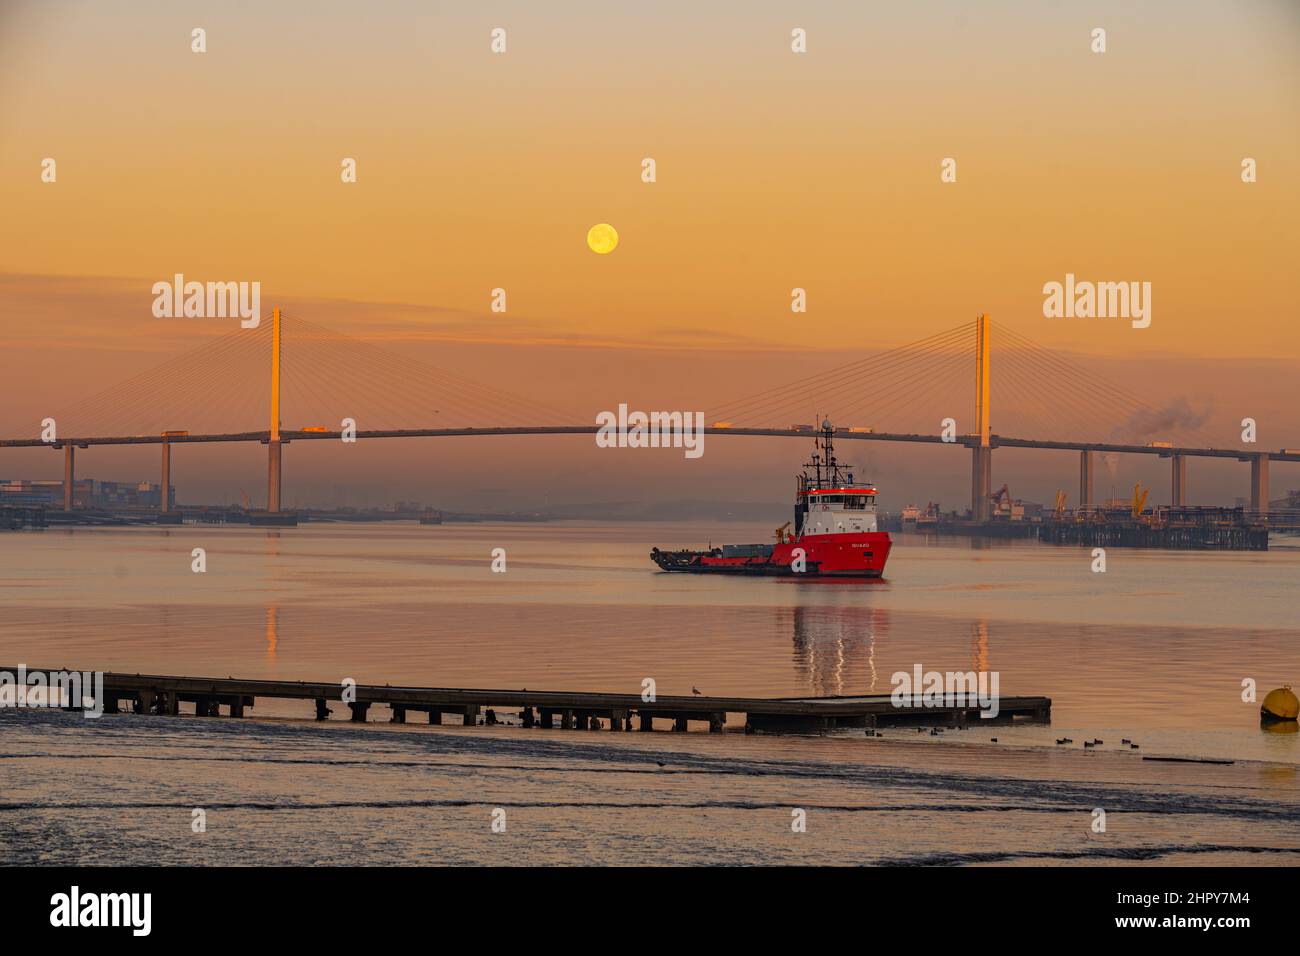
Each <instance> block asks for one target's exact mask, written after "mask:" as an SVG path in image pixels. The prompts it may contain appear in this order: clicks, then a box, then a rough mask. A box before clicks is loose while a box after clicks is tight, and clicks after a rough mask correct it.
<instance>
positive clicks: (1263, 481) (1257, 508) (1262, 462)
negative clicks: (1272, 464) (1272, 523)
mask: <svg viewBox="0 0 1300 956" xmlns="http://www.w3.org/2000/svg"><path fill="white" fill-rule="evenodd" d="M1250 510H1251V511H1253V512H1255V513H1256V514H1260V515H1267V514H1268V453H1267V452H1260V453H1259V454H1258V455H1252V456H1251V457H1250Z"/></svg>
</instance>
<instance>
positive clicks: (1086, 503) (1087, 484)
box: [1079, 449, 1093, 511]
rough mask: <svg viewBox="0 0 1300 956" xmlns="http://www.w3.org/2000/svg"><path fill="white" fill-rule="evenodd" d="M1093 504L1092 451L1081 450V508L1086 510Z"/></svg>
mask: <svg viewBox="0 0 1300 956" xmlns="http://www.w3.org/2000/svg"><path fill="white" fill-rule="evenodd" d="M1092 506H1093V490H1092V452H1090V451H1087V450H1086V449H1085V450H1084V451H1081V452H1079V510H1081V511H1086V510H1087V509H1089V508H1091V507H1092Z"/></svg>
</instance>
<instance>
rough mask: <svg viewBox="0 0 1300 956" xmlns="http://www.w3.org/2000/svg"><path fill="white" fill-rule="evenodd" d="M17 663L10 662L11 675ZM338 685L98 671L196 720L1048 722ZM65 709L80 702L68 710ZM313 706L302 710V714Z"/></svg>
mask: <svg viewBox="0 0 1300 956" xmlns="http://www.w3.org/2000/svg"><path fill="white" fill-rule="evenodd" d="M16 671H17V668H9V669H8V672H9V673H15V672H16ZM26 672H27V674H28V675H29V677H30V675H32V674H38V673H40V674H45V675H47V680H48V675H50V674H58V673H59V672H60V671H59V670H58V669H53V668H50V669H45V668H35V667H28V668H26ZM344 693H345V690H344V687H343V685H342V684H341V683H322V682H312V681H279V680H275V681H272V680H243V679H239V678H234V677H226V678H212V677H178V676H164V675H155V674H124V673H105V674H104V712H105V713H109V714H117V713H136V714H162V715H177V714H180V713H182V710H181V706H182V705H186V708H187V710H188V708H189V707H192V708H193V711H192V713H193V714H194V715H195V716H199V717H217V716H221V714H222V708H225V713H226V714H227V715H228V716H230V717H243V716H246V714H247V711H248V710H250V709H251V708H252V707H253V706H254V704H255V702H256V701H257V699H258V698H270V699H280V700H301V701H304V702H311V703H312V704H313V705H314V708H315V710H314V713H315V717H316V719H317V720H327V719H329V718H330V716H331V714H332V713H333V709H332V708H331V707H330V704H332V703H338V704H341V705H343V706H344V707H346V709H345V710H344V711H343V713H345V714H347V716H348V717H349V719H351V720H353V721H367V720H369V712H370V709H371V708H372V707H386V708H387V709H388V710H389V714H390V716H389V720H390V722H392V723H399V724H401V723H406V722H407V719H408V717H409V716H410V715H411V714H424V715H425V716H426V719H427V721H428V722H429V723H430V724H441V723H442V722H443V717H444V716H451V717H453V718H456V719H458V721H459V723H460V724H462V725H463V726H476V725H478V724H480V723H483V724H494V723H497V722H498V717H497V714H498V712H502V713H513V714H516V715H517V716H518V719H519V720H520V722H521V724H522V726H524V727H528V728H531V727H537V728H542V729H551V728H556V727H558V728H559V729H562V730H597V729H600V730H605V729H608V730H614V731H629V730H633V729H634V728H635V729H638V730H641V731H652V730H654V729H655V723H654V722H655V720H661V721H667V722H668V723H669V724H670V725H671V729H672V730H674V731H678V732H682V731H686V730H688V729H689V726H690V724H692V723H696V724H697V726H698V725H701V724H702V725H706V726H707V727H708V729H709V731H711V732H714V733H717V732H719V731H721V730H723V728H724V726H726V725H727V722H728V717H729V716H733V715H734V716H737V717H739V718H741V719H740V720H739V721H736V722H735V723H733V726H740V727H743V728H744V729H745V730H746V731H756V732H766V733H817V732H821V731H826V730H833V729H836V728H842V727H881V726H889V725H897V724H904V725H916V726H958V727H961V726H966V725H967V724H970V725H975V726H979V725H993V726H996V725H999V724H1007V723H1011V722H1013V721H1032V722H1037V723H1050V722H1051V714H1052V701H1051V699H1050V698H1048V697H1001V698H1000V699H999V701H998V715H997V716H996V717H994V718H989V719H986V718H983V717H981V716H980V708H979V704H978V702H976V701H975V700H973V699H971V700H967V701H966V702H964V703H961V704H953V703H945V704H943V705H941V706H920V705H916V704H913V705H907V706H902V707H897V706H895V705H894V703H893V702H892V701H891V699H890V697H889V695H885V694H881V695H866V696H846V697H779V698H773V697H705V696H691V697H686V696H657V697H656V698H655V699H654V700H653V701H647V700H644V699H642V697H641V695H639V694H611V693H602V692H588V691H544V690H531V689H523V688H521V689H518V690H491V689H473V688H446V687H397V686H393V685H390V684H357V685H355V687H352V688H350V689H349V690H348V694H349V695H350V696H352V695H354V696H353V699H351V700H350V701H349V702H348V703H346V704H345V705H344V704H343V697H344ZM68 709H81V708H80V707H69V708H68ZM310 713H312V712H311V711H308V710H307V709H306V708H304V716H307V715H309V714H310Z"/></svg>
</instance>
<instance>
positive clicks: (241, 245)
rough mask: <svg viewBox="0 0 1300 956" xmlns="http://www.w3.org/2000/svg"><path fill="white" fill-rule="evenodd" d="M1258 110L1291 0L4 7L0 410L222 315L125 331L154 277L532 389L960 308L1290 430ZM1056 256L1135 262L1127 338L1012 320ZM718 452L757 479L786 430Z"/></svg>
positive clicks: (1035, 304)
mask: <svg viewBox="0 0 1300 956" xmlns="http://www.w3.org/2000/svg"><path fill="white" fill-rule="evenodd" d="M196 26H201V27H204V28H205V29H206V30H207V42H208V52H207V53H204V54H195V53H192V52H190V31H191V29H192V28H194V27H196ZM495 26H502V27H505V28H506V29H507V31H508V32H507V37H508V52H507V53H506V54H504V55H493V54H492V53H491V52H490V51H489V31H490V30H491V28H493V27H495ZM796 26H798V27H802V28H804V29H806V30H807V31H808V37H809V40H808V45H809V52H808V53H807V54H804V55H796V54H793V53H791V52H790V48H789V35H790V30H791V28H792V27H796ZM1097 26H1102V27H1105V28H1106V29H1107V31H1108V37H1107V39H1108V47H1109V49H1108V51H1107V52H1106V53H1104V54H1094V53H1092V52H1090V50H1089V32H1090V30H1091V29H1092V28H1093V27H1097ZM1297 116H1300V13H1298V12H1297V8H1296V6H1295V5H1293V4H1290V3H1284V2H1262V0H1261V2H1258V3H1251V4H1229V3H1208V2H1192V3H1184V2H1168V3H1143V4H1130V3H1111V4H1107V3H1099V4H1090V5H1088V8H1087V10H1086V12H1085V11H1084V10H1083V9H1082V7H1081V6H1079V7H1078V8H1076V6H1075V5H1060V6H1058V5H1047V4H1041V3H1030V2H1025V3H1006V4H1000V5H986V4H976V5H971V4H963V3H956V2H932V3H916V4H906V5H897V6H894V7H890V6H885V5H878V6H877V5H854V6H853V7H852V8H850V7H849V5H825V6H821V7H818V8H815V9H813V10H811V11H808V10H806V9H802V8H800V7H799V6H797V5H796V6H791V5H788V4H780V3H739V2H736V3H720V4H710V5H707V6H701V5H699V4H688V3H672V2H669V3H660V4H654V5H648V6H638V7H635V8H633V7H629V6H625V5H615V4H597V3H570V2H562V3H556V4H547V5H544V6H543V5H539V4H530V3H514V4H511V3H504V4H494V5H492V6H491V7H490V8H487V7H481V6H480V5H474V4H464V5H461V6H459V7H455V8H448V7H447V6H443V7H442V8H432V7H430V6H429V5H427V4H422V3H414V2H412V3H388V4H381V5H375V6H374V7H367V8H366V11H365V14H364V16H361V15H358V8H357V6H356V4H354V3H341V2H340V3H321V2H312V3H306V2H304V3H281V4H275V5H239V6H235V5H231V4H216V3H185V2H167V3H161V2H160V3H138V4H132V5H130V6H129V7H128V6H123V5H105V4H93V3H58V4H47V3H35V2H31V3H25V2H16V3H8V4H6V5H5V6H4V7H3V8H0V208H3V209H4V216H3V223H2V224H0V272H2V273H4V277H3V282H0V388H3V394H4V399H5V401H4V404H5V406H6V409H7V410H6V411H5V412H4V413H3V414H0V419H3V420H4V422H5V424H6V425H8V424H10V421H11V420H13V422H14V423H15V424H17V423H18V422H20V421H21V422H25V421H26V417H25V416H27V415H28V414H29V412H30V411H33V410H39V409H40V408H44V407H46V406H47V405H51V404H58V403H59V402H61V401H63V400H64V399H65V398H66V397H68V396H71V395H75V396H76V397H82V396H84V395H86V394H89V393H92V392H94V391H96V390H98V389H99V388H102V387H105V386H107V385H110V384H112V383H114V382H117V381H120V380H122V379H124V378H127V377H129V375H131V374H134V373H135V372H137V371H140V370H141V369H142V368H146V367H148V366H149V365H152V364H155V363H156V362H157V361H160V360H161V359H163V358H165V357H167V356H170V355H172V354H175V353H177V352H182V351H185V350H186V349H188V348H190V347H193V346H194V345H195V344H198V343H199V342H201V341H202V340H203V339H205V338H206V337H209V336H211V335H213V334H214V333H215V332H219V331H225V328H224V327H221V326H214V325H213V323H214V322H219V321H220V320H156V319H153V318H152V317H151V315H150V313H149V309H150V306H151V303H152V295H151V294H150V293H149V287H150V286H151V285H152V283H153V282H155V281H158V280H160V279H168V278H170V277H171V276H172V275H173V273H175V272H183V273H185V275H186V276H187V277H190V278H195V279H199V280H207V279H214V280H216V279H219V280H247V281H253V280H256V281H260V282H261V283H262V288H263V302H264V304H266V305H268V306H269V305H270V304H272V303H275V302H280V303H284V304H285V305H286V307H288V306H289V305H293V306H295V307H296V308H297V310H298V311H299V312H303V313H304V314H307V315H308V317H310V318H312V319H314V320H315V321H319V322H321V323H323V324H326V325H330V326H332V327H335V328H340V329H341V330H345V331H347V332H349V333H351V334H355V335H358V336H361V337H383V338H384V339H385V340H386V341H388V342H390V343H394V342H396V343H399V347H405V346H401V345H400V343H402V342H404V341H409V342H411V343H414V344H412V345H411V346H410V347H411V348H414V349H416V350H417V351H419V352H420V354H421V355H422V356H426V357H428V358H429V359H430V360H431V361H437V362H440V363H441V364H446V363H445V361H444V360H446V359H449V358H450V359H453V360H454V361H455V362H457V363H458V365H459V366H460V367H463V368H465V369H467V372H466V373H467V374H469V371H468V370H473V372H474V373H475V374H476V375H477V376H478V377H481V378H483V379H484V380H491V381H496V382H498V383H499V384H503V385H507V386H508V387H510V388H512V390H515V391H523V392H526V393H528V394H532V395H537V396H540V397H545V398H547V399H555V400H557V401H559V400H561V399H567V400H569V401H570V404H569V405H568V406H567V407H574V406H573V404H572V403H573V402H577V403H578V404H579V405H580V406H582V407H588V408H591V407H595V408H608V407H615V406H616V405H617V403H618V401H621V400H626V399H631V400H634V401H635V400H638V398H639V399H640V400H643V401H655V400H659V401H660V402H661V403H662V404H665V405H667V404H670V403H672V402H686V401H708V400H717V399H720V398H730V397H734V396H737V395H742V394H745V393H746V392H748V391H752V385H753V381H754V378H753V377H754V376H755V375H759V374H761V375H774V376H781V378H780V379H779V380H782V381H783V380H786V379H787V378H794V377H796V374H803V373H804V372H805V371H808V370H812V369H815V368H817V367H824V366H820V365H819V363H821V362H824V363H826V365H827V366H833V365H837V364H840V363H842V362H844V361H847V360H850V359H852V358H855V357H857V356H858V355H860V354H862V353H863V352H864V351H866V350H870V349H873V348H879V347H882V346H889V345H896V344H899V343H902V342H907V341H911V340H914V339H917V338H920V337H921V336H924V335H927V334H930V333H932V332H936V331H939V330H942V329H946V328H950V327H952V326H954V325H956V324H958V323H960V322H963V321H966V320H968V319H970V318H971V317H972V316H973V315H974V314H975V313H977V312H980V311H987V312H990V313H992V314H993V315H994V316H995V317H996V318H998V319H999V321H1002V322H1005V323H1007V324H1009V325H1011V326H1013V327H1014V328H1016V329H1017V330H1018V331H1020V332H1022V333H1023V334H1025V335H1028V336H1030V337H1031V338H1033V339H1034V340H1036V341H1038V342H1041V343H1043V344H1045V345H1049V346H1052V347H1053V348H1057V349H1061V350H1063V351H1066V352H1068V353H1071V354H1074V355H1076V356H1078V357H1079V359H1080V361H1091V362H1093V363H1095V364H1096V366H1097V367H1098V368H1105V369H1107V370H1108V374H1110V373H1113V374H1114V375H1115V377H1117V378H1119V379H1121V380H1124V381H1125V384H1128V385H1130V386H1132V387H1135V388H1136V387H1137V386H1139V385H1140V386H1141V388H1142V389H1143V394H1149V395H1151V397H1152V399H1153V400H1155V401H1161V402H1164V401H1172V400H1174V399H1177V398H1180V397H1185V398H1188V399H1190V400H1197V399H1204V398H1206V396H1207V395H1212V396H1213V400H1214V401H1215V402H1216V403H1217V404H1216V414H1218V413H1220V412H1221V414H1220V415H1219V417H1220V418H1221V419H1222V420H1223V421H1229V420H1232V419H1233V416H1238V417H1239V415H1238V412H1237V411H1236V409H1237V408H1238V407H1241V406H1243V405H1250V406H1252V410H1253V406H1259V407H1264V408H1266V409H1268V411H1267V414H1269V415H1273V416H1274V417H1273V419H1272V420H1271V421H1270V426H1271V427H1272V433H1273V434H1274V435H1279V434H1287V435H1288V438H1287V441H1288V443H1290V444H1300V414H1298V413H1297V412H1296V411H1295V404H1296V403H1295V402H1294V397H1295V386H1294V384H1293V382H1294V375H1291V376H1287V374H1286V368H1287V366H1286V365H1284V364H1283V365H1280V366H1279V365H1278V364H1277V360H1279V359H1281V360H1290V361H1292V362H1294V360H1296V359H1300V323H1298V322H1297V321H1296V320H1297V319H1298V318H1300V309H1297V306H1296V304H1295V298H1294V294H1293V285H1294V278H1293V276H1294V273H1295V262H1296V260H1297V256H1296V253H1297V250H1298V249H1300V186H1298V185H1297V184H1298V183H1300V168H1297V166H1298V164H1297V156H1298V155H1300V149H1298V148H1297V147H1300V142H1298V141H1297V140H1300V124H1297V122H1296V118H1297ZM47 156H48V157H54V158H55V159H56V161H57V163H58V181H57V182H56V183H53V184H49V183H42V182H41V180H40V163H41V160H42V159H43V158H44V157H47ZM645 156H652V157H654V158H655V160H656V161H657V164H658V182H656V183H654V184H645V183H643V182H641V180H640V175H639V174H640V162H641V159H642V158H643V157H645ZM947 156H951V157H954V158H956V160H957V163H958V181H957V182H956V183H955V184H943V183H940V181H939V163H940V160H941V159H942V158H944V157H947ZM1245 156H1251V157H1254V158H1255V159H1256V160H1257V161H1258V169H1259V181H1258V182H1257V183H1254V184H1249V185H1248V184H1243V183H1242V182H1241V181H1240V175H1239V174H1240V163H1241V160H1242V158H1243V157H1245ZM343 157H355V158H356V160H357V162H358V174H359V181H358V182H357V183H356V184H343V183H341V182H340V179H339V163H340V160H341V159H342V158H343ZM601 221H607V222H610V223H612V224H614V225H615V226H616V227H617V228H618V230H619V232H620V237H621V241H620V245H619V247H618V249H617V250H616V251H615V252H614V253H613V254H611V255H609V256H595V255H593V254H592V253H590V252H589V251H588V250H587V249H586V248H585V245H584V241H583V240H584V237H585V234H586V231H587V228H588V227H589V226H590V225H591V224H593V223H595V222H601ZM1066 272H1073V273H1075V274H1076V275H1078V276H1079V277H1080V278H1093V279H1097V280H1136V281H1149V282H1151V284H1152V287H1153V321H1152V325H1151V327H1150V328H1149V329H1145V330H1134V329H1131V328H1130V327H1129V326H1128V323H1127V322H1124V321H1119V320H1100V319H1092V320H1084V319H1074V320H1067V319H1046V318H1044V317H1043V316H1042V311H1041V308H1042V299H1043V296H1042V291H1041V290H1042V286H1043V283H1045V282H1048V281H1052V280H1056V281H1059V280H1061V279H1062V278H1063V277H1064V275H1065V273H1066ZM795 286H801V287H804V288H806V289H807V290H808V298H809V311H808V313H807V314H806V315H792V314H791V312H790V309H789V302H790V290H791V288H792V287H795ZM495 287H504V288H505V289H506V290H507V294H508V300H509V312H508V313H507V314H506V315H505V316H500V315H493V314H492V313H490V312H489V311H488V303H489V296H490V291H491V289H493V288H495ZM452 343H454V344H452ZM539 343H541V344H545V349H544V350H542V351H539V350H538V348H537V347H536V346H537V345H538V344H539ZM529 345H532V346H534V347H532V348H529V347H527V346H529ZM597 346H599V348H597ZM645 347H654V348H656V349H659V350H663V352H662V354H663V357H662V360H660V359H656V360H653V361H650V360H647V359H645V358H644V355H645V354H646V353H644V352H643V351H642V349H644V348H645ZM805 351H806V352H808V353H810V354H808V355H806V356H802V357H799V356H796V355H794V354H793V353H795V352H805ZM759 353H766V354H759ZM548 356H549V357H548ZM674 356H676V357H674ZM544 357H546V358H545V360H543V359H544ZM706 358H707V359H708V361H707V362H705V361H704V359H706ZM622 364H626V365H627V366H628V368H629V369H631V370H632V371H633V372H634V374H631V375H629V374H616V373H611V371H610V368H611V366H614V367H617V366H619V365H622ZM544 365H549V366H552V367H553V369H552V370H551V371H547V370H546V369H545V368H543V367H542V366H544ZM786 368H789V369H790V370H791V372H792V373H795V374H790V375H788V376H785V375H784V370H785V369H786ZM1193 368H1200V369H1214V370H1217V371H1216V372H1215V373H1214V374H1212V375H1211V376H1209V377H1207V378H1202V379H1200V380H1197V379H1195V378H1189V373H1188V370H1189V369H1193ZM584 369H586V374H584ZM1210 378H1212V379H1214V380H1213V381H1210V380H1209V379H1210ZM585 380H589V381H590V382H591V383H592V386H593V388H592V392H591V393H588V394H585V395H584V394H583V393H582V389H581V388H580V387H579V386H580V384H581V382H582V381H585ZM620 388H621V389H622V390H623V391H624V392H627V393H629V394H628V395H627V396H626V398H625V396H624V395H622V394H618V389H620ZM1286 391H1289V393H1290V399H1289V400H1288V399H1287V398H1286V395H1285V392H1286ZM1279 393H1282V394H1281V395H1279ZM661 396H662V398H661ZM1219 405H1221V406H1222V408H1219V407H1218V406H1219ZM1274 408H1276V409H1277V411H1276V412H1274V411H1272V409H1274ZM1260 414H1265V413H1260ZM15 416H19V417H18V418H15ZM995 425H996V421H995ZM8 430H11V429H7V431H8ZM1278 444H1280V442H1279V443H1278ZM782 449H784V446H782ZM567 453H568V452H567V451H566V454H567ZM106 454H107V453H106ZM900 454H901V452H900ZM530 455H532V456H533V458H532V459H531V460H533V461H534V463H535V464H537V465H538V467H542V466H543V465H544V466H545V467H550V468H561V467H562V464H561V463H559V461H558V458H559V454H558V452H557V453H552V452H530ZM754 455H755V458H756V460H757V461H758V462H760V463H761V464H763V466H764V467H771V468H772V469H774V470H777V471H779V473H780V475H781V483H780V485H779V488H781V489H783V488H784V486H785V483H786V482H787V481H788V475H787V473H788V470H789V469H788V468H787V467H786V465H787V463H786V461H785V459H786V458H788V457H791V454H790V452H789V450H782V451H780V452H779V453H776V454H772V453H767V452H755V453H754ZM27 461H29V459H25V458H19V459H15V458H13V457H12V455H11V454H10V455H7V456H4V457H0V476H8V475H11V474H20V473H28V472H32V471H34V470H35V469H34V468H31V467H29V466H28V465H27V464H26V462H27ZM964 466H965V463H964V462H963V463H962V465H961V466H958V467H955V468H954V469H953V471H954V473H955V475H957V476H960V474H961V472H962V471H963V468H964ZM120 467H121V468H122V469H123V470H125V471H128V472H130V471H131V466H129V465H127V464H125V463H123V464H122V465H121V466H120ZM152 467H153V466H152V463H151V464H150V465H149V469H150V471H151V470H152ZM656 467H659V466H656ZM662 467H664V468H667V467H669V466H668V465H667V464H664V465H663V466H662ZM674 467H676V466H674ZM897 467H901V465H900V466H897ZM47 470H48V469H47ZM921 471H923V469H921ZM345 472H346V469H345ZM103 477H110V476H109V475H104V476H103ZM881 477H882V483H883V475H882V476H881ZM348 480H350V481H357V482H364V481H365V480H366V478H365V476H364V475H363V474H362V473H361V472H358V473H356V474H352V475H351V476H350V477H349V478H348ZM945 481H946V479H945ZM1044 481H1046V479H1044ZM1233 482H1235V479H1232V481H1228V480H1227V479H1225V483H1224V484H1223V486H1222V488H1217V486H1216V493H1221V494H1226V493H1227V491H1228V490H1229V485H1230V484H1232V483H1233ZM955 484H956V485H958V486H959V485H960V484H961V481H960V479H959V478H958V479H957V480H956V481H955ZM215 487H217V484H216V483H215V479H214V484H213V485H212V488H215ZM376 487H377V489H380V488H381V486H379V485H377V486H376ZM684 487H686V488H688V489H689V487H690V483H689V482H688V481H687V482H684ZM379 493H380V490H376V495H378V494H379ZM763 493H766V492H762V493H759V494H758V495H757V496H758V497H761V496H762V494H763ZM781 493H782V494H783V491H782V492H781ZM918 494H919V495H920V496H921V497H925V496H926V495H927V494H929V492H928V491H926V490H924V489H922V490H920V491H918ZM182 497H185V496H184V495H182ZM955 504H956V502H954V505H955Z"/></svg>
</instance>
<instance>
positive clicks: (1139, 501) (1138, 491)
mask: <svg viewBox="0 0 1300 956" xmlns="http://www.w3.org/2000/svg"><path fill="white" fill-rule="evenodd" d="M1150 494H1151V489H1150V488H1143V487H1142V482H1140V481H1139V482H1138V483H1137V484H1136V485H1134V486H1133V517H1134V518H1141V517H1142V509H1143V508H1145V507H1146V506H1147V496H1148V495H1150Z"/></svg>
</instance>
